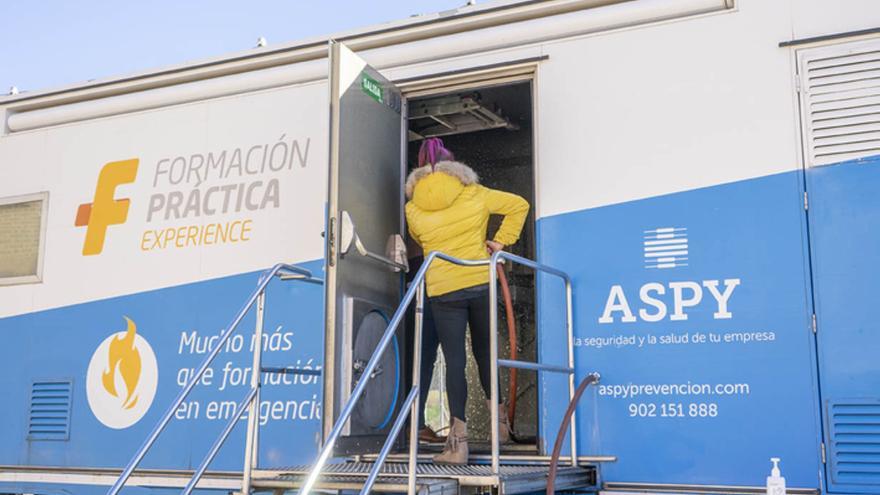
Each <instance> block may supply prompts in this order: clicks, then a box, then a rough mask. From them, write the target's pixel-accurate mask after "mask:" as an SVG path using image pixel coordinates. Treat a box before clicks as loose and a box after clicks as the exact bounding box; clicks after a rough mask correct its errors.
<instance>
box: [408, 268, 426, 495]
mask: <svg viewBox="0 0 880 495" xmlns="http://www.w3.org/2000/svg"><path fill="white" fill-rule="evenodd" d="M417 283H418V284H419V287H418V288H417V289H416V313H415V325H414V329H413V363H412V366H413V371H412V376H413V378H412V379H413V386H416V387H419V393H418V394H416V397H415V399H413V401H412V406H411V407H412V409H410V412H409V479H408V484H407V494H408V495H415V494H416V478H417V472H416V471H417V469H418V457H419V422H420V421H421V420H422V418H420V417H419V407H420V406H419V402H420V401H421V385H422V383H421V378H422V325H423V324H424V319H423V318H424V315H425V313H424V311H425V281H424V279H423V280H419V281H417Z"/></svg>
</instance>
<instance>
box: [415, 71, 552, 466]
mask: <svg viewBox="0 0 880 495" xmlns="http://www.w3.org/2000/svg"><path fill="white" fill-rule="evenodd" d="M408 106H409V116H410V120H409V131H410V132H409V136H410V142H409V148H408V165H409V168H410V169H412V168H413V167H414V166H415V165H416V163H417V156H418V149H419V146H420V145H421V142H422V139H423V138H425V137H431V136H437V137H440V138H442V139H443V141H444V143H445V146H446V147H447V148H448V149H449V150H451V151H452V152H453V153H454V154H455V156H456V159H457V160H458V161H461V162H463V163H465V164H467V165H469V166H470V167H471V168H473V169H474V170H475V171H476V172H477V174H478V175H479V177H480V182H481V183H482V184H483V185H484V186H486V187H490V188H493V189H500V190H503V191H508V192H512V193H516V194H519V195H520V196H522V197H524V198H525V199H526V200H528V202H529V204H530V205H532V208H531V210H530V212H529V217H528V220H527V221H526V224H525V227H524V228H523V232H522V236H521V237H520V240H519V242H517V243H516V244H515V245H514V246H511V247H510V248H509V250H510V251H511V252H513V253H515V254H518V255H520V256H524V257H527V258H530V259H535V254H536V253H535V244H536V243H535V212H534V184H535V173H534V145H533V139H532V130H533V128H532V122H533V115H532V87H531V83H530V82H522V83H516V84H509V85H502V86H494V87H486V88H479V89H473V90H468V91H461V92H457V93H452V94H446V95H439V96H430V97H424V98H418V99H411V100H409V101H408ZM500 220H501V219H500V218H494V217H493V218H492V219H491V220H490V223H489V238H491V236H492V235H493V234H494V232H495V230H496V229H497V228H498V225H499V224H500ZM506 272H507V277H508V280H509V283H510V290H511V294H512V299H513V307H514V311H515V314H516V323H517V341H518V345H517V349H518V354H519V357H518V358H519V359H523V360H530V361H534V360H535V358H536V345H537V339H536V335H535V328H536V327H535V325H536V323H535V277H534V274H533V273H532V272H531V270H528V269H525V268H523V267H521V266H513V267H508V268H506ZM500 299H501V296H500V291H499V311H498V314H499V335H498V341H499V357H501V358H506V357H508V356H509V355H510V354H509V353H510V346H509V345H508V332H507V323H506V321H505V317H504V306H503V301H500ZM468 345H470V344H469V343H468ZM469 354H470V349H469ZM438 364H440V366H437V367H436V368H435V373H434V379H433V382H432V387H431V395H430V396H429V399H428V402H427V405H428V407H427V417H428V423H429V424H430V425H432V426H433V427H435V428H437V427H442V426H446V424H447V422H448V416H446V415H444V409H443V408H444V401H445V397H444V396H443V390H444V384H443V377H442V373H441V371H442V355H441V357H440V358H438ZM467 375H468V408H467V414H468V428H469V430H470V431H469V436H470V437H471V439H472V443H473V444H474V445H473V446H472V450H473V449H474V447H476V448H477V450H479V448H480V447H479V445H480V442H485V441H486V440H487V439H488V431H489V428H488V426H489V419H488V418H489V412H488V409H487V407H486V403H485V401H484V397H483V393H482V390H481V388H480V386H479V382H478V378H477V369H476V364H475V362H474V360H473V356H472V355H469V360H468V369H467ZM509 376H510V374H509V370H507V369H503V370H502V371H501V396H502V397H503V398H504V399H505V400H506V399H507V397H508V391H509V388H508V387H509ZM536 383H537V382H536V376H535V374H534V373H532V372H527V371H519V373H518V376H517V406H516V415H515V421H514V430H515V432H516V436H517V438H518V439H519V440H520V441H519V442H518V444H517V445H514V446H510V447H508V448H506V449H505V450H516V451H525V452H529V451H534V448H535V444H536V441H535V437H536V434H537V426H538V404H537V389H536Z"/></svg>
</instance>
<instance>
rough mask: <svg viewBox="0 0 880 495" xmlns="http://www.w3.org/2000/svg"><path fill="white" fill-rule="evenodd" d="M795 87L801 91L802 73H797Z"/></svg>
mask: <svg viewBox="0 0 880 495" xmlns="http://www.w3.org/2000/svg"><path fill="white" fill-rule="evenodd" d="M794 89H795V91H797V92H798V93H800V92H801V75H800V74H797V76H796V77H795V78H794Z"/></svg>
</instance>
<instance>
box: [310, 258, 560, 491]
mask: <svg viewBox="0 0 880 495" xmlns="http://www.w3.org/2000/svg"><path fill="white" fill-rule="evenodd" d="M438 258H439V259H441V260H444V261H447V262H449V263H453V264H456V265H461V266H489V279H490V283H489V298H490V307H491V308H492V310H491V311H490V318H489V324H490V351H491V363H492V366H491V375H492V378H491V381H492V386H491V402H492V406H491V412H492V414H491V422H492V433H491V438H492V471H493V472H494V473H498V471H499V468H500V452H499V450H500V449H499V445H498V423H499V414H498V395H499V392H498V366H499V365H504V366H509V367H523V368H526V369H535V370H538V371H557V372H564V373H569V375H570V379H569V384H570V386H569V396H572V395H573V393H574V387H573V375H574V352H573V350H571V346H569V349H570V350H569V363H568V364H569V366H568V368H565V369H563V368H561V367H558V366H553V365H542V364H539V363H529V362H525V361H511V360H503V361H502V360H499V359H498V335H497V327H498V307H497V306H498V304H497V299H498V294H497V287H496V282H497V279H496V277H497V272H496V267H497V266H498V263H499V260H502V259H506V260H510V261H512V262H515V263H519V264H522V265H525V266H529V267H531V268H534V269H536V270H539V271H543V272H546V273H550V274H552V275H556V276H558V277H561V278H562V279H563V280H564V281H565V289H566V312H567V317H566V325H567V330H568V337H569V343H571V342H572V340H573V320H572V297H571V278H570V277H569V276H568V274H566V273H565V272H563V271H561V270H558V269H556V268H553V267H550V266H547V265H543V264H540V263H537V262H535V261H532V260H529V259H527V258H522V257H520V256H516V255H514V254H510V253H506V252H504V251H498V252H495V253H494V254H493V255H492V256H491V257H490V258H486V259H481V260H463V259H459V258H455V257H453V256H449V255H447V254H444V253H441V252H439V251H432V252H431V253H429V254H428V256H427V257H426V258H425V260H424V262H423V263H422V266H421V267H420V268H419V270H418V272H416V275H415V276H414V277H413V279H412V282H411V283H410V287H409V289H407V291H406V292H405V293H404V295H403V297H402V298H401V301H400V304H399V305H398V307H397V310H396V311H395V312H394V315H393V316H392V317H391V320H390V321H389V323H388V326H387V327H386V328H385V333H384V334H383V335H382V338H381V339H380V340H379V343H378V344H377V346H376V349H375V350H374V351H373V355H372V356H371V357H370V360H369V361H368V362H367V365H366V367H365V368H364V369H363V371H362V373H361V378H360V379H359V380H358V382H357V384H355V387H354V390H352V392H351V395H349V398H348V402H346V404H345V406H344V407H343V408H342V411H341V412H340V413H339V417H338V418H337V419H336V422H335V423H334V425H333V428H332V429H331V430H330V433H329V434H328V435H327V438H326V439H325V442H324V445H323V446H322V447H321V451H320V453H319V454H318V459H317V461H316V462H315V465H314V466H313V467H312V470H311V471H310V472H309V475H308V477H307V478H306V481H305V483H304V484H303V486H302V488H300V490H299V492H298V494H299V495H306V494H308V493H309V492H310V491H311V490H312V488H313V487H314V485H315V483H316V482H317V480H318V476H320V474H321V471H322V470H323V469H324V465H325V464H326V463H327V460H328V458H329V457H330V454H331V453H332V452H333V447H334V445H335V444H336V440H338V438H339V435H340V434H341V433H342V430H343V428H344V427H345V424H346V423H347V422H348V420H349V418H350V417H351V414H352V412H353V411H354V407H355V405H356V404H357V402H358V400H360V398H361V395H362V394H363V392H364V389H365V388H366V386H367V383H368V381H369V380H370V379H371V378H372V376H373V372H374V371H375V369H376V367H377V366H378V364H379V360H380V359H381V356H382V354H383V353H384V352H385V349H386V348H387V347H388V345H389V343H390V342H391V340H392V338H393V336H394V333H395V332H396V331H397V327H399V326H400V322H401V321H402V320H403V317H404V315H405V313H406V310H407V308H408V307H409V305H410V304H411V303H412V301H413V299H416V300H417V303H416V321H415V332H414V333H415V335H414V337H415V338H414V343H413V356H414V357H413V375H414V377H413V384H414V386H413V389H411V391H410V397H407V403H408V404H409V406H410V407H409V413H406V412H405V411H406V404H405V405H404V409H402V410H401V412H400V413H398V418H397V420H396V421H395V424H394V427H393V428H392V432H391V434H389V438H388V439H386V442H385V445H383V448H382V450H381V451H380V453H379V455H378V456H377V458H376V461H375V464H374V466H373V468H372V470H371V472H370V475H369V477H368V479H367V483H365V485H364V487H363V489H362V491H361V494H362V495H365V494H366V493H368V492H369V490H370V488H371V487H372V485H373V483H374V482H375V479H376V477H377V476H378V474H379V470H380V469H381V467H382V465H383V464H384V462H385V458H386V457H387V455H388V452H389V451H390V446H391V444H392V443H393V438H391V436H392V435H393V436H394V437H396V436H397V434H398V433H399V428H398V426H399V425H402V424H403V420H405V418H406V416H409V417H410V418H411V419H412V420H411V421H410V451H409V475H408V493H409V494H410V495H414V494H415V489H416V460H417V458H418V421H416V420H415V419H416V414H418V407H419V398H418V393H417V391H418V386H417V385H416V384H418V383H419V379H418V378H419V377H418V373H419V370H420V368H421V330H422V329H421V326H422V309H423V306H424V296H425V276H426V274H427V271H428V268H429V267H430V266H431V263H433V262H434V261H435V260H436V259H438ZM571 433H572V447H571V454H572V455H571V459H572V465H577V454H576V446H575V442H576V439H575V436H574V433H575V429H574V421H572V428H571Z"/></svg>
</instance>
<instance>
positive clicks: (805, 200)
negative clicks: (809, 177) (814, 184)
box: [804, 191, 810, 210]
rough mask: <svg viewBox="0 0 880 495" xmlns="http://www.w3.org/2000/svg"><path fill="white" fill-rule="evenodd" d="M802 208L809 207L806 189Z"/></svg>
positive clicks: (807, 208) (806, 208)
mask: <svg viewBox="0 0 880 495" xmlns="http://www.w3.org/2000/svg"><path fill="white" fill-rule="evenodd" d="M804 209H805V210H809V209H810V201H809V200H808V199H807V191H804Z"/></svg>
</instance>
